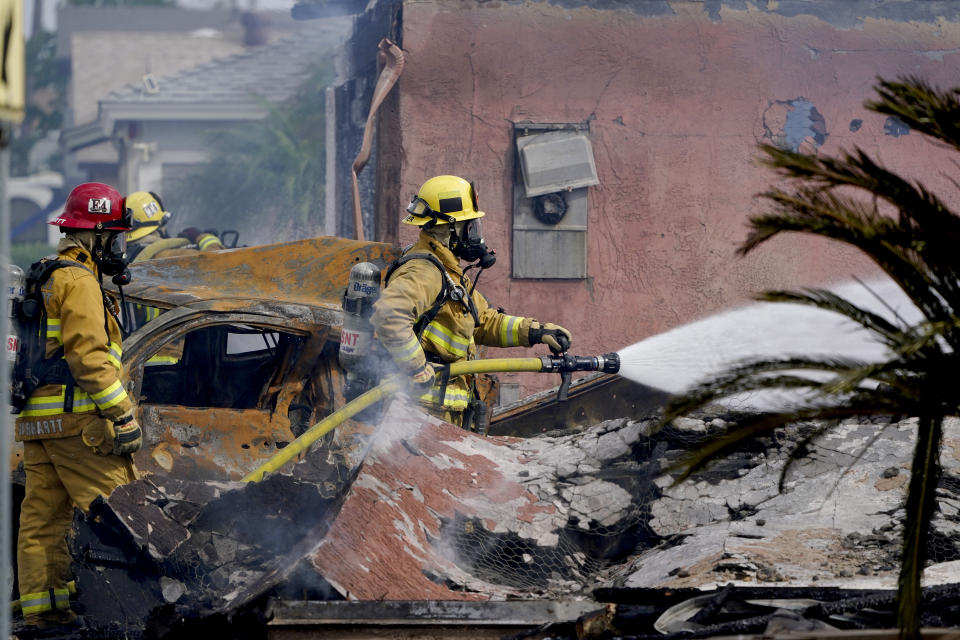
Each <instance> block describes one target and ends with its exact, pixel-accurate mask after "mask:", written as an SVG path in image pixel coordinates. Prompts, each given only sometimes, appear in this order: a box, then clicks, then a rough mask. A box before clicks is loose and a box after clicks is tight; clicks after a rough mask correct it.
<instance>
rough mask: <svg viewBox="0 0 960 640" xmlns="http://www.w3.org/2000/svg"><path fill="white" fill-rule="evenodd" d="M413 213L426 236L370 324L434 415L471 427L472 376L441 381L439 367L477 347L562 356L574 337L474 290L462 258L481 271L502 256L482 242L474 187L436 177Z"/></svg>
mask: <svg viewBox="0 0 960 640" xmlns="http://www.w3.org/2000/svg"><path fill="white" fill-rule="evenodd" d="M407 214H408V215H407V216H406V217H405V218H404V219H403V222H404V223H405V224H409V225H414V226H417V227H420V237H419V239H418V240H417V242H416V244H414V245H413V246H412V247H411V248H410V249H409V250H407V251H406V252H405V253H404V255H403V256H402V257H401V258H400V259H399V260H398V261H397V263H396V265H398V266H394V268H393V269H392V270H391V271H390V272H388V274H387V280H386V283H385V285H384V289H383V291H382V292H381V294H380V299H379V300H377V302H376V303H374V305H373V308H374V312H373V315H372V316H371V322H372V324H373V326H374V330H375V333H376V336H377V338H378V339H379V341H380V344H381V345H383V347H384V348H385V349H386V351H387V353H389V354H390V357H391V358H392V360H393V362H394V363H395V364H396V365H397V366H398V367H399V368H400V370H401V371H402V372H404V373H406V374H407V375H408V376H409V379H410V382H411V385H412V388H414V389H415V390H416V392H417V393H418V394H420V395H419V398H418V400H419V402H420V403H421V404H422V405H423V406H425V407H426V409H427V410H428V411H429V412H430V413H431V414H433V415H436V416H438V417H440V418H443V419H445V420H447V421H448V422H451V423H453V424H456V425H459V426H463V427H466V428H470V427H471V425H464V424H463V417H464V412H465V411H466V410H467V409H468V407H471V404H475V403H476V398H475V388H474V385H473V378H472V376H459V377H456V378H451V379H449V381H443V380H439V381H438V380H437V377H438V376H436V375H435V371H434V367H433V365H434V364H441V365H442V364H446V363H452V362H458V361H461V360H465V359H472V358H474V357H475V354H476V349H477V345H487V346H494V347H518V346H519V347H530V346H533V345H536V344H541V343H542V344H546V345H547V346H549V347H550V348H551V350H553V351H554V352H557V353H560V352H564V351H566V350H567V349H568V348H569V346H570V338H571V336H570V332H569V331H567V330H566V329H564V328H563V327H560V326H558V325H555V324H551V323H540V322H538V321H536V320H534V319H533V318H523V317H519V316H510V315H507V314H505V313H503V312H502V311H499V310H497V309H494V308H491V307H490V305H489V304H488V303H487V300H486V299H485V298H484V297H483V296H482V295H480V293H479V292H478V291H474V285H473V283H471V281H470V279H469V278H468V277H467V276H466V275H465V273H464V271H465V270H464V269H463V268H462V267H461V266H460V262H461V260H462V261H464V262H467V263H475V264H473V265H470V266H467V270H469V269H471V268H474V267H479V268H480V272H482V270H483V269H486V268H489V267H491V266H492V265H493V263H494V262H495V261H496V258H495V257H494V255H493V252H492V251H490V250H489V249H488V248H487V246H486V244H484V242H483V237H482V235H481V232H480V218H482V217H483V215H484V213H483V212H482V211H479V210H478V208H477V194H476V190H475V189H474V187H473V184H472V183H470V182H467V181H466V180H464V179H463V178H459V177H456V176H437V177H434V178H431V179H429V180H427V181H426V182H425V183H424V184H423V186H422V187H421V188H420V191H419V192H418V193H417V195H416V196H414V198H413V201H412V202H411V203H410V205H409V206H408V207H407ZM480 272H478V273H477V275H476V276H475V277H479V273H480ZM444 383H445V384H444Z"/></svg>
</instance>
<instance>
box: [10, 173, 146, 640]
mask: <svg viewBox="0 0 960 640" xmlns="http://www.w3.org/2000/svg"><path fill="white" fill-rule="evenodd" d="M130 218H131V216H130V212H129V211H128V210H127V209H126V208H125V207H124V201H123V198H122V197H121V195H120V194H119V193H118V192H117V191H116V190H115V189H113V188H112V187H110V186H108V185H105V184H101V183H96V182H92V183H85V184H81V185H79V186H77V187H76V188H74V189H73V191H71V192H70V195H69V197H68V198H67V202H66V205H65V207H64V210H63V212H62V213H61V214H60V216H59V217H57V218H56V219H55V220H54V221H53V222H51V223H50V224H52V225H56V226H59V227H60V230H61V232H62V233H64V237H63V238H62V239H61V240H60V244H59V246H58V247H57V256H56V261H57V262H56V263H55V264H54V265H53V267H52V270H51V268H50V265H49V263H51V261H50V260H47V259H44V260H43V261H41V262H39V263H37V265H36V266H35V267H31V269H30V271H29V272H28V274H27V278H28V281H27V286H28V287H30V286H31V276H32V275H33V277H34V278H35V282H37V283H38V285H37V286H39V287H40V291H41V292H42V294H43V295H42V307H43V308H42V310H38V312H37V314H35V316H34V317H36V318H37V320H36V321H35V325H36V327H37V330H36V331H31V332H29V333H30V334H31V336H35V340H34V342H36V346H37V348H36V349H35V350H34V349H30V352H31V353H34V352H35V353H36V354H37V356H36V357H37V358H38V361H37V362H35V363H32V365H30V366H31V369H32V371H33V373H34V375H35V376H36V377H38V378H39V380H37V381H32V380H29V379H27V380H26V382H25V381H24V380H22V379H21V380H18V379H17V376H16V372H15V376H14V379H13V380H12V382H13V385H14V389H15V390H17V389H19V390H21V391H22V393H21V394H20V397H21V398H23V400H24V402H23V403H21V406H20V411H19V415H18V416H17V419H16V425H15V436H16V439H17V440H18V441H21V442H23V469H24V472H25V474H26V495H25V497H24V499H23V504H22V507H21V511H20V531H19V535H18V540H17V565H18V569H19V574H18V582H19V591H20V605H21V609H22V611H23V616H24V622H25V624H26V625H27V626H28V627H32V628H37V629H40V630H42V629H49V628H50V627H59V626H61V625H68V626H69V625H73V624H75V623H76V622H77V616H76V614H75V613H74V612H73V611H71V609H70V603H69V591H68V587H67V583H68V581H69V580H70V556H69V554H68V551H67V542H66V536H67V533H68V532H69V530H70V527H71V524H72V522H73V508H74V506H77V507H79V508H81V509H83V510H86V509H87V508H88V507H89V505H90V502H91V501H92V500H93V499H94V498H96V497H97V496H99V495H104V496H108V495H110V492H111V491H113V489H114V488H116V487H117V486H118V485H121V484H125V483H127V482H130V481H132V480H134V479H135V478H136V472H135V470H134V466H133V460H132V458H131V453H133V452H134V451H136V450H138V449H139V448H140V444H141V439H142V438H141V432H140V426H139V425H138V424H137V420H136V418H135V415H134V410H133V409H134V406H133V402H132V401H131V399H130V397H129V396H128V395H127V392H126V390H125V389H124V386H123V383H122V382H121V372H122V365H121V361H120V358H121V353H122V352H121V336H120V327H119V325H118V321H117V310H118V305H117V302H116V300H115V299H114V297H113V296H112V295H111V294H110V293H108V292H106V291H104V289H103V286H102V284H101V279H102V277H103V276H104V275H107V276H111V275H112V276H115V277H114V282H116V283H125V282H128V281H129V274H128V273H127V272H126V271H125V267H126V261H125V255H124V254H125V248H126V242H125V236H124V233H125V232H126V231H127V230H128V229H130V226H131V219H130ZM41 272H43V273H44V275H43V276H40V277H37V276H36V274H38V273H41ZM31 339H32V338H30V336H27V341H29V340H31ZM21 348H22V349H23V348H24V347H21ZM23 355H24V354H21V356H18V357H22V356H23ZM18 365H19V363H18ZM19 370H20V369H19V366H18V368H17V371H19ZM33 382H36V383H37V384H36V385H34V384H33ZM24 384H26V386H23V385H24Z"/></svg>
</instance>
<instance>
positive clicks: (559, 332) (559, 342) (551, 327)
mask: <svg viewBox="0 0 960 640" xmlns="http://www.w3.org/2000/svg"><path fill="white" fill-rule="evenodd" d="M529 335H530V344H531V345H535V344H545V345H547V346H548V347H550V351H552V352H553V353H554V354H560V353H566V352H567V351H568V350H569V349H570V341H571V340H572V339H573V337H572V336H571V335H570V332H569V331H567V330H566V329H564V328H563V327H561V326H560V325H556V324H552V323H550V322H546V323H544V324H540V323H539V322H537V321H536V320H534V321H533V324H531V325H530V334H529Z"/></svg>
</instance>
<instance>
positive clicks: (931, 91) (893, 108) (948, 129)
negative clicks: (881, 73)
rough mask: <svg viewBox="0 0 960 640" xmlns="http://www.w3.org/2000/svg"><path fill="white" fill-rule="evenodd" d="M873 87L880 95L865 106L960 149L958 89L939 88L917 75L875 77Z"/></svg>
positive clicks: (959, 95)
mask: <svg viewBox="0 0 960 640" xmlns="http://www.w3.org/2000/svg"><path fill="white" fill-rule="evenodd" d="M875 89H876V92H877V94H879V96H880V98H879V99H878V100H869V101H867V102H866V104H865V106H866V107H867V108H868V109H870V110H871V111H876V112H877V113H884V114H887V115H891V116H895V117H897V118H900V120H902V121H903V122H904V123H906V124H907V126H909V127H910V128H911V129H915V130H917V131H920V132H921V133H924V134H926V135H928V136H932V137H933V138H935V139H937V140H941V141H943V142H946V143H947V144H950V145H952V146H953V147H954V148H956V149H960V120H958V119H957V113H958V112H960V89H950V90H946V91H945V90H941V89H938V88H935V87H933V86H932V85H930V84H928V83H927V82H925V81H924V80H922V79H921V78H918V77H916V76H907V77H905V78H901V79H900V80H899V81H887V80H883V79H878V85H877V86H876V87H875Z"/></svg>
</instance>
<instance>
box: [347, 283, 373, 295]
mask: <svg viewBox="0 0 960 640" xmlns="http://www.w3.org/2000/svg"><path fill="white" fill-rule="evenodd" d="M353 290H354V291H357V292H359V293H363V294H366V295H370V294H371V293H376V292H377V291H378V290H379V287H375V286H373V285H372V284H367V283H365V282H354V283H353Z"/></svg>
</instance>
